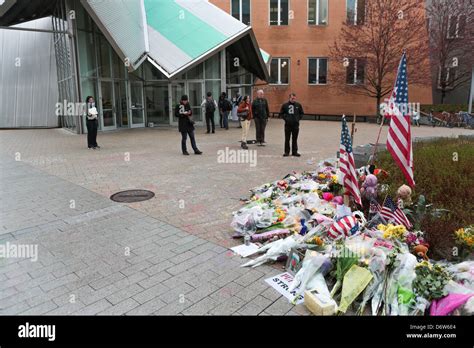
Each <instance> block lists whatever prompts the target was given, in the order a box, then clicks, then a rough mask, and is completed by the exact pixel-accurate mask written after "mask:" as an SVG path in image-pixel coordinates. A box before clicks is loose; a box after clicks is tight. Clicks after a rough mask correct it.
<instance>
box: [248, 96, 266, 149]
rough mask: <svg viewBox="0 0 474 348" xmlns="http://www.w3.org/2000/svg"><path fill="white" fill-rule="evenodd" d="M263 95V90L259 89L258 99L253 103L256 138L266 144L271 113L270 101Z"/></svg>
mask: <svg viewBox="0 0 474 348" xmlns="http://www.w3.org/2000/svg"><path fill="white" fill-rule="evenodd" d="M263 96H264V93H263V90H261V89H260V90H258V91H257V99H255V100H254V101H253V103H252V115H253V119H254V121H255V131H256V138H257V143H259V145H260V146H265V145H264V143H265V127H266V125H267V121H268V116H269V115H270V110H269V108H268V102H267V100H266V99H265V98H264V97H263Z"/></svg>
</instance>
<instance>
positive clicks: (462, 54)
mask: <svg viewBox="0 0 474 348" xmlns="http://www.w3.org/2000/svg"><path fill="white" fill-rule="evenodd" d="M473 8H474V6H473V2H472V0H431V3H430V4H429V5H428V7H427V15H428V18H429V26H430V31H429V33H430V56H431V62H432V69H433V71H434V72H436V75H435V76H436V84H437V86H438V88H440V89H441V103H442V104H443V103H444V100H445V97H446V94H447V93H449V92H452V91H453V90H455V89H457V88H458V87H459V86H462V85H464V84H465V83H467V82H468V81H469V80H470V79H471V69H472V66H473V65H474V41H473V40H474V38H473V37H474V35H473V29H474V22H473V21H474V19H473Z"/></svg>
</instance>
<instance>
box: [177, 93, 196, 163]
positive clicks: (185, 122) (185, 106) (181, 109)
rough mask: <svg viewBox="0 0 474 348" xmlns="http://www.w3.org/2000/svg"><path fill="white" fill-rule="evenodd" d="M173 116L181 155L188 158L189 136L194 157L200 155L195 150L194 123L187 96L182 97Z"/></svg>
mask: <svg viewBox="0 0 474 348" xmlns="http://www.w3.org/2000/svg"><path fill="white" fill-rule="evenodd" d="M174 115H175V116H176V117H177V118H178V130H179V131H180V132H181V150H182V151H183V155H185V156H189V153H188V150H187V148H186V141H187V137H188V135H189V139H190V140H191V146H192V148H193V150H194V153H195V154H196V155H200V154H202V152H201V151H199V149H198V148H197V145H196V139H195V138H194V121H193V119H192V115H193V111H192V110H191V106H190V105H189V101H188V96H187V95H183V96H182V97H181V101H180V103H179V104H178V105H176V108H175V110H174Z"/></svg>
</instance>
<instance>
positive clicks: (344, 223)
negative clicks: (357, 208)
mask: <svg viewBox="0 0 474 348" xmlns="http://www.w3.org/2000/svg"><path fill="white" fill-rule="evenodd" d="M359 229H360V227H359V221H357V218H355V217H354V216H351V215H349V216H344V217H343V218H341V219H339V220H338V221H336V222H334V223H333V224H332V225H331V226H330V227H329V230H328V236H329V237H331V238H334V239H336V238H338V237H339V236H344V237H349V236H352V235H353V234H354V233H356V232H357V231H359Z"/></svg>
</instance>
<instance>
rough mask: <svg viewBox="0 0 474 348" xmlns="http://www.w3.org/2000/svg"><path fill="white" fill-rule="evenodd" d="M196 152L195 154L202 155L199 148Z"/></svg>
mask: <svg viewBox="0 0 474 348" xmlns="http://www.w3.org/2000/svg"><path fill="white" fill-rule="evenodd" d="M194 154H195V155H202V151H199V150H197V151H194Z"/></svg>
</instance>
